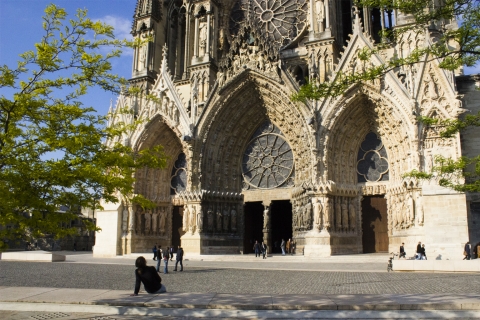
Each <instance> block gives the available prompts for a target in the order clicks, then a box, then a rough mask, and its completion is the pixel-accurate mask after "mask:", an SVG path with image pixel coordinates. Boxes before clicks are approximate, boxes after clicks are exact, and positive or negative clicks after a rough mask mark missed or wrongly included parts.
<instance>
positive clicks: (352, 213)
mask: <svg viewBox="0 0 480 320" xmlns="http://www.w3.org/2000/svg"><path fill="white" fill-rule="evenodd" d="M356 214H357V213H356V206H355V199H350V204H349V205H348V220H349V221H350V230H352V231H355V229H356V225H357V218H356Z"/></svg>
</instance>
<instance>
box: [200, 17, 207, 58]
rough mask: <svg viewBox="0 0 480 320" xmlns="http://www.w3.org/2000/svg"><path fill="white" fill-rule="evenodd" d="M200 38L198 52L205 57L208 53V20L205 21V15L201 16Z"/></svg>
mask: <svg viewBox="0 0 480 320" xmlns="http://www.w3.org/2000/svg"><path fill="white" fill-rule="evenodd" d="M198 38H199V39H198V40H199V41H198V46H199V51H198V54H199V56H200V57H203V56H204V55H205V54H206V53H207V22H206V21H205V17H202V18H201V21H200V24H199V26H198Z"/></svg>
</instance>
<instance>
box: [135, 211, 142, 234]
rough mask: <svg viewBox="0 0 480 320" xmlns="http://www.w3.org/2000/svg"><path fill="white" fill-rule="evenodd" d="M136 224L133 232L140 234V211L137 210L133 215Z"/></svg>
mask: <svg viewBox="0 0 480 320" xmlns="http://www.w3.org/2000/svg"><path fill="white" fill-rule="evenodd" d="M135 217H136V223H135V232H136V233H137V234H140V233H141V232H142V209H138V210H137V213H136V214H135Z"/></svg>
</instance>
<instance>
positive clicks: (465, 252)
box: [463, 242, 472, 260]
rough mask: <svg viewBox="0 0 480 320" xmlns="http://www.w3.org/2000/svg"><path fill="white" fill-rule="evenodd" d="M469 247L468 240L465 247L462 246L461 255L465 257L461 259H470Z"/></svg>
mask: <svg viewBox="0 0 480 320" xmlns="http://www.w3.org/2000/svg"><path fill="white" fill-rule="evenodd" d="M470 249H471V248H470V242H467V243H465V247H464V248H463V255H464V256H465V257H464V258H463V260H470V258H471V257H472V254H471V250H470Z"/></svg>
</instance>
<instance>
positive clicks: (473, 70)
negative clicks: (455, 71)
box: [463, 63, 480, 74]
mask: <svg viewBox="0 0 480 320" xmlns="http://www.w3.org/2000/svg"><path fill="white" fill-rule="evenodd" d="M463 73H465V74H480V63H478V64H477V65H475V66H474V67H465V68H464V69H463Z"/></svg>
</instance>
